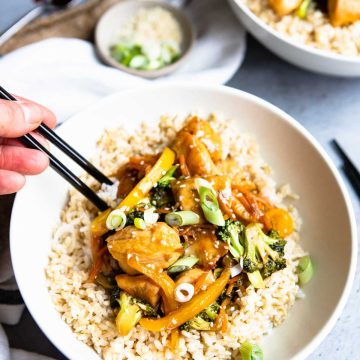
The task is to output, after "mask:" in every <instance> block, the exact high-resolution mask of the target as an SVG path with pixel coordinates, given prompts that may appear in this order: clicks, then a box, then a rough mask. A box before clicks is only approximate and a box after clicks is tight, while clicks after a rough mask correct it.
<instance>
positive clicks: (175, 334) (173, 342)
mask: <svg viewBox="0 0 360 360" xmlns="http://www.w3.org/2000/svg"><path fill="white" fill-rule="evenodd" d="M179 341H180V332H179V330H178V329H174V330H171V333H170V338H169V339H168V341H167V342H168V344H169V345H168V347H169V349H170V351H171V352H172V353H173V354H176V353H177V350H178V348H179Z"/></svg>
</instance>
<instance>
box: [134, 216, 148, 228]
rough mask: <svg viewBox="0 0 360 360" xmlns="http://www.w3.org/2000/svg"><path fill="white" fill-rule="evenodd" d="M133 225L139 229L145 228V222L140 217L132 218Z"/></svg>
mask: <svg viewBox="0 0 360 360" xmlns="http://www.w3.org/2000/svg"><path fill="white" fill-rule="evenodd" d="M134 225H135V227H137V228H138V229H140V230H144V229H146V222H145V220H144V219H141V218H135V219H134Z"/></svg>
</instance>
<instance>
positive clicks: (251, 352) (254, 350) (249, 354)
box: [240, 342, 264, 360]
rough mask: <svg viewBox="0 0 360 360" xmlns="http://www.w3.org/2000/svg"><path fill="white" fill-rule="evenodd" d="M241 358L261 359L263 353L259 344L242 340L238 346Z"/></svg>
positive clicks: (248, 359)
mask: <svg viewBox="0 0 360 360" xmlns="http://www.w3.org/2000/svg"><path fill="white" fill-rule="evenodd" d="M240 354H241V359H242V360H263V359H264V353H263V351H262V349H261V347H260V346H259V345H256V344H251V343H249V342H244V343H242V344H241V346H240Z"/></svg>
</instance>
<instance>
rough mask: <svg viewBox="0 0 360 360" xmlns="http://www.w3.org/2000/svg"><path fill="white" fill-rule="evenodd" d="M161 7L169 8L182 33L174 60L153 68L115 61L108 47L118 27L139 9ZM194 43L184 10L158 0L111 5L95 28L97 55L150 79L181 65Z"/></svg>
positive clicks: (129, 71)
mask: <svg viewBox="0 0 360 360" xmlns="http://www.w3.org/2000/svg"><path fill="white" fill-rule="evenodd" d="M155 7H161V8H163V9H164V10H166V11H168V12H169V13H170V14H171V15H172V16H173V17H174V18H175V20H176V21H177V22H178V24H179V27H180V31H181V34H182V38H183V40H182V43H181V54H180V57H179V59H178V60H176V61H175V62H174V63H171V64H169V65H166V66H164V67H163V68H161V69H156V70H138V69H132V68H130V67H128V66H125V65H123V64H121V63H119V62H118V61H116V60H115V59H114V58H113V57H112V56H111V53H110V47H111V46H112V45H114V43H116V40H117V38H118V33H119V31H120V29H121V28H122V27H123V26H124V25H125V24H126V23H127V22H128V21H129V19H131V18H132V17H133V16H135V14H137V13H138V11H139V10H140V9H152V8H155ZM193 44H194V31H193V28H192V25H191V23H190V20H189V19H188V18H187V16H186V14H185V12H184V11H183V10H181V9H179V8H177V7H175V6H173V5H171V4H169V3H166V2H164V1H161V0H156V1H155V0H137V1H133V0H123V1H121V2H119V3H116V4H115V5H113V6H111V7H110V8H109V9H108V10H107V11H106V12H105V13H104V14H103V15H102V16H101V18H100V20H99V22H98V23H97V25H96V29H95V45H96V50H97V52H98V54H99V56H100V58H101V59H102V60H103V61H104V62H105V63H107V64H108V65H111V66H113V67H115V68H118V69H120V70H122V71H125V72H127V73H129V74H132V75H138V76H141V77H143V78H148V79H153V78H158V77H160V76H165V75H169V74H171V73H172V72H174V71H176V70H177V69H178V68H179V67H181V66H182V65H183V64H184V63H185V61H186V59H187V58H188V57H189V54H190V52H191V50H192V47H193Z"/></svg>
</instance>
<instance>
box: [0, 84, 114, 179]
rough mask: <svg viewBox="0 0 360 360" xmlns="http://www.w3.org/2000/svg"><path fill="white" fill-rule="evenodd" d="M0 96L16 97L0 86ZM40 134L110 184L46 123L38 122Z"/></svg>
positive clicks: (95, 176)
mask: <svg viewBox="0 0 360 360" xmlns="http://www.w3.org/2000/svg"><path fill="white" fill-rule="evenodd" d="M0 98H2V99H5V100H10V101H16V98H15V97H14V96H12V95H11V94H10V93H9V92H7V91H6V90H5V89H4V88H3V87H1V86H0ZM36 131H38V132H39V133H40V134H41V135H42V136H44V137H45V138H46V139H47V140H49V141H50V142H51V143H52V144H54V145H55V146H56V147H57V148H59V149H60V150H61V151H62V152H63V153H64V154H66V155H67V156H69V157H70V158H71V159H72V160H74V161H75V162H76V163H77V164H78V165H79V166H81V167H82V168H83V169H84V170H85V171H86V172H87V173H89V174H90V175H91V176H92V177H93V178H94V179H96V180H97V181H99V182H100V183H101V184H102V183H105V184H108V185H112V184H113V182H112V181H111V180H110V179H109V178H107V177H106V176H105V175H104V174H103V173H102V172H100V171H99V170H98V169H97V168H96V167H95V166H94V165H93V164H91V163H90V162H89V161H87V160H86V159H85V158H84V157H83V156H82V155H80V154H79V153H78V152H77V151H76V150H75V149H73V148H72V147H71V146H70V145H69V144H68V143H66V142H65V141H64V140H63V139H62V138H61V137H60V136H59V135H57V134H56V133H55V132H54V131H52V130H51V129H50V128H49V127H48V126H47V125H45V124H40V126H39V127H38V128H37V129H36Z"/></svg>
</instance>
